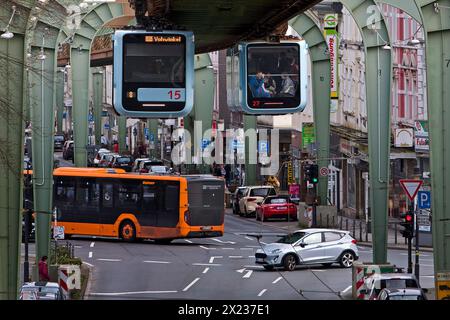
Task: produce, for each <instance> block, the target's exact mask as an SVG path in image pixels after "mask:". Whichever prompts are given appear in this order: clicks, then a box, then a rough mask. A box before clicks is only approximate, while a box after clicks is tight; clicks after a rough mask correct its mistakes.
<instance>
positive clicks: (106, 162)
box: [98, 152, 119, 168]
mask: <svg viewBox="0 0 450 320" xmlns="http://www.w3.org/2000/svg"><path fill="white" fill-rule="evenodd" d="M114 156H119V155H118V154H117V153H112V152H111V153H103V154H102V155H101V156H100V161H99V162H98V166H99V167H101V168H109V167H110V164H111V163H112V160H114Z"/></svg>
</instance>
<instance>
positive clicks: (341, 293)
mask: <svg viewBox="0 0 450 320" xmlns="http://www.w3.org/2000/svg"><path fill="white" fill-rule="evenodd" d="M351 288H352V286H348V287H347V288H345V289H344V290H342V291H341V292H339V295H340V296H342V295H343V294H345V293H347V291H349V290H350V289H351Z"/></svg>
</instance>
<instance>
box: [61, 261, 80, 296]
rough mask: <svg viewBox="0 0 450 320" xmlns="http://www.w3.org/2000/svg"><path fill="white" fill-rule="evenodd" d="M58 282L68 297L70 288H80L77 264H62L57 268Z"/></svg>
mask: <svg viewBox="0 0 450 320" xmlns="http://www.w3.org/2000/svg"><path fill="white" fill-rule="evenodd" d="M58 283H59V286H60V287H61V289H62V291H63V292H64V295H65V296H66V297H67V298H68V297H69V292H70V290H72V289H81V271H80V267H79V266H78V265H72V264H63V265H60V266H59V268H58Z"/></svg>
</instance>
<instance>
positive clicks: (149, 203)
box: [53, 167, 225, 243]
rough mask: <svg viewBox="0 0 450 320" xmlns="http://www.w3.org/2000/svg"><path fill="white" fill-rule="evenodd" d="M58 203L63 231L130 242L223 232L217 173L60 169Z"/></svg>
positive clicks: (56, 183)
mask: <svg viewBox="0 0 450 320" xmlns="http://www.w3.org/2000/svg"><path fill="white" fill-rule="evenodd" d="M53 179H54V189H53V190H54V191H53V204H54V206H55V207H57V208H58V216H57V225H58V226H63V227H64V234H65V235H67V236H69V237H70V236H71V235H89V236H106V237H116V238H121V239H123V240H125V241H133V240H135V239H153V240H155V241H156V242H162V243H168V242H170V241H171V240H173V239H177V238H204V237H219V236H223V232H224V214H225V208H224V189H225V185H224V181H223V180H222V179H219V178H216V177H213V176H200V175H198V176H176V175H148V174H132V173H125V171H124V170H123V169H98V168H69V167H67V168H58V169H55V170H54V172H53Z"/></svg>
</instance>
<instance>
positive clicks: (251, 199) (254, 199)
mask: <svg viewBox="0 0 450 320" xmlns="http://www.w3.org/2000/svg"><path fill="white" fill-rule="evenodd" d="M247 201H256V198H248V199H247Z"/></svg>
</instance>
